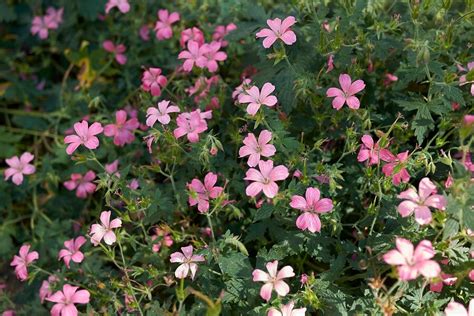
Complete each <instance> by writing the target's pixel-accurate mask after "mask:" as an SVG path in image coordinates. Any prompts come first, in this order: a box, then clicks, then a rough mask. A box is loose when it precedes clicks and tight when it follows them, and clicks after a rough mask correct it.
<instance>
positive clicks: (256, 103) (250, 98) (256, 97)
mask: <svg viewBox="0 0 474 316" xmlns="http://www.w3.org/2000/svg"><path fill="white" fill-rule="evenodd" d="M273 91H275V86H274V85H272V84H271V83H269V82H267V83H265V84H264V85H263V87H262V91H261V92H260V90H259V89H258V88H257V87H256V86H253V87H251V88H250V89H247V90H245V93H242V94H240V95H239V103H248V104H249V105H248V106H247V113H248V114H250V115H251V116H254V115H255V114H256V113H257V111H258V110H259V109H260V107H261V106H262V105H266V106H268V107H272V106H274V105H275V104H276V103H277V102H278V99H277V98H276V97H275V96H274V95H270V94H271V93H272V92H273Z"/></svg>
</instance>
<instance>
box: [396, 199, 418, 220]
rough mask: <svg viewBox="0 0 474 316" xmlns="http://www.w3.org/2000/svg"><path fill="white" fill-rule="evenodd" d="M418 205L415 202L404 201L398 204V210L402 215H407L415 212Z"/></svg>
mask: <svg viewBox="0 0 474 316" xmlns="http://www.w3.org/2000/svg"><path fill="white" fill-rule="evenodd" d="M417 206H418V204H416V203H415V202H412V201H403V202H402V203H400V204H399V205H398V207H397V211H398V213H399V214H400V215H401V216H402V217H407V216H410V215H411V214H412V213H413V211H414V210H415V208H416V207H417Z"/></svg>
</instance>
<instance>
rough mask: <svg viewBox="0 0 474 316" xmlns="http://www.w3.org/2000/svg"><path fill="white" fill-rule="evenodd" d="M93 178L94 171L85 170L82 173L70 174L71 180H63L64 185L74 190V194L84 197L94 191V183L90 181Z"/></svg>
mask: <svg viewBox="0 0 474 316" xmlns="http://www.w3.org/2000/svg"><path fill="white" fill-rule="evenodd" d="M94 179H95V172H94V171H92V170H89V171H87V172H86V173H85V174H84V175H82V174H80V173H73V174H71V180H68V181H66V182H64V186H65V187H66V189H68V190H69V191H72V190H76V196H77V197H78V198H80V199H85V198H86V197H87V196H88V195H89V194H92V193H94V191H95V189H96V187H97V186H96V185H95V184H94V183H92V181H94Z"/></svg>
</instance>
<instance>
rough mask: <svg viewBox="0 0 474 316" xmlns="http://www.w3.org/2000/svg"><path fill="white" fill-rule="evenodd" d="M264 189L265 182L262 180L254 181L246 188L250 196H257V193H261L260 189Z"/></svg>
mask: <svg viewBox="0 0 474 316" xmlns="http://www.w3.org/2000/svg"><path fill="white" fill-rule="evenodd" d="M262 190H263V184H261V183H260V182H253V183H251V184H249V185H248V186H247V188H246V189H245V194H247V196H250V197H254V196H257V194H259V193H260V191H262Z"/></svg>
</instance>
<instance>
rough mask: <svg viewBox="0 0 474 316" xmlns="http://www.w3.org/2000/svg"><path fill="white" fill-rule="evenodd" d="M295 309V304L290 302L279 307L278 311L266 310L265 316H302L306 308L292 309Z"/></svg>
mask: <svg viewBox="0 0 474 316" xmlns="http://www.w3.org/2000/svg"><path fill="white" fill-rule="evenodd" d="M294 307H295V303H294V302H293V301H290V302H289V303H288V304H286V305H282V306H281V307H280V310H277V309H276V308H274V307H272V308H270V309H269V310H268V314H267V316H304V315H305V313H306V308H297V309H293V308H294Z"/></svg>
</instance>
